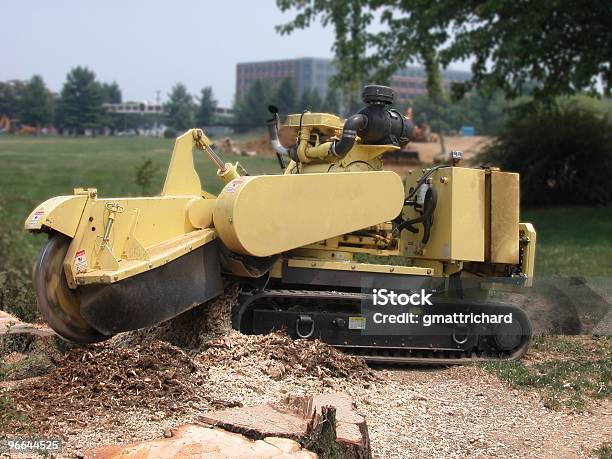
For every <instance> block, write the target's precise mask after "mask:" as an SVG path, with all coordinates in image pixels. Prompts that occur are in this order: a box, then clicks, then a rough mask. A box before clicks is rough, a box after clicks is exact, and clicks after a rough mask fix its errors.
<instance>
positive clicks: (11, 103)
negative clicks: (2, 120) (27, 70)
mask: <svg viewBox="0 0 612 459" xmlns="http://www.w3.org/2000/svg"><path fill="white" fill-rule="evenodd" d="M24 87H25V85H24V83H23V82H22V81H18V80H14V81H6V82H3V81H0V116H2V115H6V116H8V117H9V118H16V117H18V116H19V108H20V107H19V99H20V97H21V95H22V94H23V90H24Z"/></svg>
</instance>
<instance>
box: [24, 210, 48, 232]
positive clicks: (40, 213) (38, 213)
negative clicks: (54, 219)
mask: <svg viewBox="0 0 612 459" xmlns="http://www.w3.org/2000/svg"><path fill="white" fill-rule="evenodd" d="M44 216H45V211H44V210H43V209H39V210H37V211H36V212H34V215H32V218H30V221H28V228H36V227H37V226H38V222H39V221H40V220H42V218H43V217H44Z"/></svg>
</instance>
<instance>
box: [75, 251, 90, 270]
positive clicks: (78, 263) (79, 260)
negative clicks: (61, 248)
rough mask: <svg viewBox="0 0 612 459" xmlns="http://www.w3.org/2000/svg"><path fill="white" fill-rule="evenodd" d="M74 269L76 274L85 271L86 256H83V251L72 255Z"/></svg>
mask: <svg viewBox="0 0 612 459" xmlns="http://www.w3.org/2000/svg"><path fill="white" fill-rule="evenodd" d="M74 267H75V269H76V272H77V273H84V272H86V271H87V255H85V250H79V251H77V253H76V254H75V255H74Z"/></svg>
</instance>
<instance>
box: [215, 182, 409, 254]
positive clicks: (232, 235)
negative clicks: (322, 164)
mask: <svg viewBox="0 0 612 459" xmlns="http://www.w3.org/2000/svg"><path fill="white" fill-rule="evenodd" d="M403 201H404V191H403V185H402V181H401V179H400V177H399V176H398V175H397V174H396V173H395V172H391V171H376V172H344V173H329V174H293V175H269V176H265V175H264V176H258V177H240V178H238V179H236V180H234V181H232V182H230V183H229V184H228V185H226V186H225V188H224V189H223V191H222V192H221V194H220V195H219V196H218V198H217V205H216V207H215V210H214V213H213V221H214V225H215V228H216V229H217V231H218V232H219V237H220V238H221V240H222V241H223V243H224V244H225V245H226V246H227V247H228V248H229V249H230V250H232V251H234V252H237V253H242V254H247V255H254V256H257V257H266V256H270V255H274V254H278V253H282V252H286V251H287V250H292V249H295V248H298V247H302V246H304V245H308V244H312V243H314V242H318V241H321V240H324V239H328V238H331V237H335V236H338V235H341V234H345V233H350V232H352V231H357V230H360V229H363V228H366V227H369V226H373V225H376V224H378V223H382V222H385V221H389V220H391V219H393V218H395V217H397V216H398V215H399V213H400V212H401V210H402V206H403Z"/></svg>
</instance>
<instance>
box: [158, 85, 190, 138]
mask: <svg viewBox="0 0 612 459" xmlns="http://www.w3.org/2000/svg"><path fill="white" fill-rule="evenodd" d="M194 110H195V107H194V103H193V98H192V97H191V94H189V93H188V92H187V87H186V86H185V85H184V84H183V83H177V84H176V85H174V87H173V88H172V91H171V92H170V95H169V100H168V102H166V103H165V104H164V112H165V121H166V124H167V125H168V126H169V127H171V128H173V129H175V130H177V131H186V130H187V129H190V128H192V127H193V115H194Z"/></svg>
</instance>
